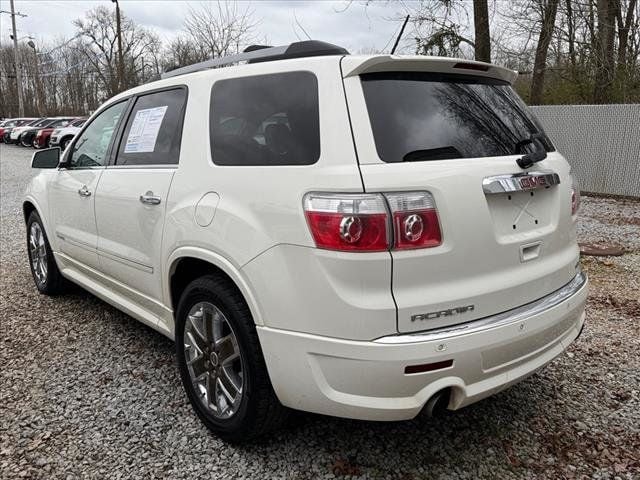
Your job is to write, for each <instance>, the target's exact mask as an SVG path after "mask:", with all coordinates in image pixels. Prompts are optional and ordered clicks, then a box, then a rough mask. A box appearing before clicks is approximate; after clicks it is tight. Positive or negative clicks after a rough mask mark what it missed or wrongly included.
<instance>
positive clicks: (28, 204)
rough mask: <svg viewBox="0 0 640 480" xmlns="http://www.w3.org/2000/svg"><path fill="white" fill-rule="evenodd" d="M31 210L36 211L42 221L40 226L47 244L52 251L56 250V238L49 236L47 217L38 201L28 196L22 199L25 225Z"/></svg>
mask: <svg viewBox="0 0 640 480" xmlns="http://www.w3.org/2000/svg"><path fill="white" fill-rule="evenodd" d="M33 212H36V213H37V214H38V216H39V217H40V221H41V222H42V226H43V228H44V233H45V235H46V236H47V239H48V240H49V245H51V249H52V250H53V251H54V252H56V251H57V249H56V247H57V242H56V239H55V238H53V237H52V236H51V230H50V229H49V222H48V220H47V217H46V215H43V213H42V208H40V205H39V204H38V202H37V201H36V200H35V199H34V198H33V197H31V196H28V197H26V198H25V199H24V200H23V201H22V214H23V216H24V224H25V226H26V225H27V222H28V221H29V216H30V215H31V214H32V213H33Z"/></svg>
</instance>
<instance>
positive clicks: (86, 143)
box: [69, 101, 127, 167]
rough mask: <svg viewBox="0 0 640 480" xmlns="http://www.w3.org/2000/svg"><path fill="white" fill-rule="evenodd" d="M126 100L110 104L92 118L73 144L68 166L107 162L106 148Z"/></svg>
mask: <svg viewBox="0 0 640 480" xmlns="http://www.w3.org/2000/svg"><path fill="white" fill-rule="evenodd" d="M126 105H127V102H126V101H124V102H120V103H117V104H115V105H112V106H110V107H109V108H107V109H106V110H104V111H103V112H102V113H100V115H98V116H97V117H96V118H94V119H93V121H92V122H91V124H90V125H89V126H88V127H87V128H86V129H85V130H84V132H82V133H81V134H80V136H79V137H78V139H77V140H76V142H75V143H74V144H73V150H72V151H71V155H70V157H69V158H70V160H69V166H70V167H99V166H102V165H105V164H106V163H107V150H108V149H109V144H110V143H111V138H112V137H113V133H114V130H115V128H116V126H117V125H118V120H119V119H120V116H121V115H122V113H123V112H124V109H125V107H126Z"/></svg>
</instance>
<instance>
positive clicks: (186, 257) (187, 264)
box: [164, 247, 264, 325]
mask: <svg viewBox="0 0 640 480" xmlns="http://www.w3.org/2000/svg"><path fill="white" fill-rule="evenodd" d="M166 265H168V268H167V271H166V275H165V286H164V290H165V298H167V299H168V304H169V305H170V306H171V308H172V309H173V311H174V312H175V311H176V309H177V306H178V301H179V300H180V295H181V294H182V292H183V291H184V289H185V287H186V286H187V285H188V284H189V282H191V281H192V280H195V279H196V278H198V277H201V276H203V275H206V274H217V275H222V276H223V277H225V278H227V279H228V280H229V281H230V282H231V283H232V284H233V285H234V286H235V287H236V288H237V289H238V291H239V292H240V294H241V295H242V297H243V298H244V300H245V302H247V306H248V307H249V310H250V311H251V315H252V317H253V321H254V323H255V324H256V325H264V322H263V319H262V315H261V313H260V309H259V307H258V303H257V301H256V298H255V296H254V295H253V293H252V290H251V287H250V285H249V282H248V281H247V279H246V278H245V277H244V275H243V274H242V273H241V272H240V269H239V268H237V267H236V266H235V265H234V264H233V263H231V262H230V261H229V260H227V259H226V258H224V257H222V256H221V255H219V254H217V253H215V252H211V251H209V250H206V249H203V248H199V247H181V248H179V249H177V250H175V251H174V252H173V253H172V254H171V255H170V256H169V258H168V260H167V263H166Z"/></svg>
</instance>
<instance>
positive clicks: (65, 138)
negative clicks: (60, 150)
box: [49, 133, 75, 145]
mask: <svg viewBox="0 0 640 480" xmlns="http://www.w3.org/2000/svg"><path fill="white" fill-rule="evenodd" d="M74 136H75V135H74V134H72V133H68V134H66V135H64V136H63V137H61V138H60V140H58V145H62V144H63V143H64V142H65V141H66V140H73V137H74ZM49 138H51V137H49Z"/></svg>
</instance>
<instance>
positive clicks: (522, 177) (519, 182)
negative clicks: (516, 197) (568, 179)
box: [482, 170, 560, 194]
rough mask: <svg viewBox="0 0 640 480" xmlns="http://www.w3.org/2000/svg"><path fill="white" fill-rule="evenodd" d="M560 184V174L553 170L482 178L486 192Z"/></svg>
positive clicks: (501, 191)
mask: <svg viewBox="0 0 640 480" xmlns="http://www.w3.org/2000/svg"><path fill="white" fill-rule="evenodd" d="M559 184H560V176H559V175H558V174H557V173H555V172H552V171H551V170H539V171H534V172H521V173H511V174H506V175H495V176H492V177H486V178H485V179H484V180H482V190H484V193H485V194H494V193H508V192H519V191H528V190H535V189H537V188H549V187H551V186H553V185H559Z"/></svg>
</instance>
